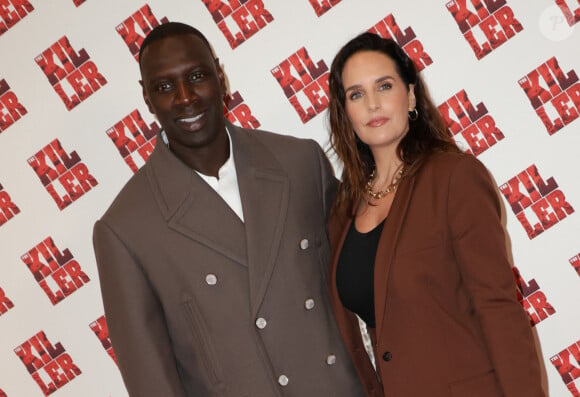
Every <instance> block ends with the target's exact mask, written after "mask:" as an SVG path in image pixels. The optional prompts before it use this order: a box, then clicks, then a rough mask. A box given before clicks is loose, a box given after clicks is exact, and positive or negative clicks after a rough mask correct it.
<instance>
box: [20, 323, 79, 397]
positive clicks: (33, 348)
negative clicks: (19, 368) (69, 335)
mask: <svg viewBox="0 0 580 397" xmlns="http://www.w3.org/2000/svg"><path fill="white" fill-rule="evenodd" d="M14 353H16V355H17V356H18V357H19V358H20V361H22V363H23V364H24V366H25V367H26V370H27V371H28V373H29V374H30V375H32V379H34V381H35V382H36V384H37V385H38V386H39V387H40V389H41V390H42V392H43V394H44V395H45V396H48V395H50V394H52V393H54V392H55V391H57V390H58V389H60V388H61V387H63V386H64V385H66V384H67V383H68V382H70V381H71V380H73V379H74V378H76V377H77V376H79V375H80V374H81V370H80V369H79V367H77V366H76V364H75V363H74V362H73V360H72V358H71V356H70V355H69V354H68V353H67V352H66V350H65V348H64V347H63V346H62V344H60V343H57V344H55V345H53V344H52V343H50V342H49V340H48V339H47V338H46V335H45V334H44V332H43V331H40V332H39V333H37V334H36V335H34V336H33V337H32V338H30V339H28V340H27V341H26V342H24V343H23V344H21V345H20V346H18V347H17V348H16V349H14Z"/></svg>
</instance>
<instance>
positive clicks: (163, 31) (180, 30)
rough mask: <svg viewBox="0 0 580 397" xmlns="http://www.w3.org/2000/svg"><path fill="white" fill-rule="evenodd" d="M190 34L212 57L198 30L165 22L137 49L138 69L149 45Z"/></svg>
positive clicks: (206, 42)
mask: <svg viewBox="0 0 580 397" xmlns="http://www.w3.org/2000/svg"><path fill="white" fill-rule="evenodd" d="M188 34H192V35H194V36H197V37H199V38H200V39H201V41H203V43H204V44H205V45H206V46H207V48H208V49H209V51H210V53H211V54H212V56H213V50H212V48H211V45H210V44H209V41H208V40H207V38H206V37H205V36H204V35H203V33H201V32H200V31H199V30H197V29H196V28H194V27H193V26H189V25H187V24H185V23H181V22H167V23H164V24H161V25H159V26H157V27H155V28H154V29H153V30H152V31H151V32H149V34H148V35H147V37H145V39H144V40H143V43H141V48H140V49H139V69H141V58H142V57H143V51H145V48H147V47H148V46H149V45H150V44H151V43H154V42H156V41H158V40H162V39H165V38H167V37H174V36H181V35H188Z"/></svg>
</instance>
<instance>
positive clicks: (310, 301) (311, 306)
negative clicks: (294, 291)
mask: <svg viewBox="0 0 580 397" xmlns="http://www.w3.org/2000/svg"><path fill="white" fill-rule="evenodd" d="M304 308H305V309H306V310H312V309H314V299H312V298H308V299H306V300H305V301H304Z"/></svg>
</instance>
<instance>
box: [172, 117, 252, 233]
mask: <svg viewBox="0 0 580 397" xmlns="http://www.w3.org/2000/svg"><path fill="white" fill-rule="evenodd" d="M226 133H227V134H228V140H229V142H230V157H228V159H227V160H226V162H225V163H224V164H223V165H222V166H221V167H220V169H219V171H218V177H217V178H216V177H213V176H209V175H204V174H202V173H201V172H199V171H195V172H197V175H199V176H200V177H201V178H202V179H203V180H204V181H205V182H206V183H207V184H208V185H209V186H211V188H212V189H213V190H215V192H216V193H217V194H219V196H220V197H221V198H222V199H223V200H224V201H225V202H226V204H227V205H229V206H230V208H231V209H232V211H234V212H235V213H236V215H237V216H238V217H239V218H240V220H241V221H242V222H243V221H244V212H243V210H242V199H241V198H240V188H239V186H238V175H237V174H236V164H235V162H234V151H233V149H232V138H231V136H230V132H229V131H228V129H227V127H226ZM161 138H162V139H163V142H165V144H166V145H169V141H168V140H167V135H166V134H165V131H161Z"/></svg>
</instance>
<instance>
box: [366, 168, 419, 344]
mask: <svg viewBox="0 0 580 397" xmlns="http://www.w3.org/2000/svg"><path fill="white" fill-rule="evenodd" d="M414 185H415V177H414V176H411V177H409V178H406V179H404V180H403V181H401V184H400V185H399V187H398V189H397V192H396V195H395V199H394V200H393V204H392V206H391V209H390V211H389V215H388V217H387V219H386V220H385V225H384V227H383V231H382V232H381V237H380V238H379V246H378V247H377V254H376V257H375V270H374V277H375V279H374V289H375V322H376V331H377V338H378V341H377V343H379V342H380V339H381V337H382V336H383V335H384V333H383V326H384V322H385V308H386V303H387V290H388V286H389V284H388V282H389V271H390V269H391V264H392V262H393V258H394V255H395V249H396V247H397V242H398V239H399V235H400V233H401V228H402V226H403V222H404V220H405V216H406V214H407V209H408V207H409V201H410V200H411V194H412V192H413V188H414Z"/></svg>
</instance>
